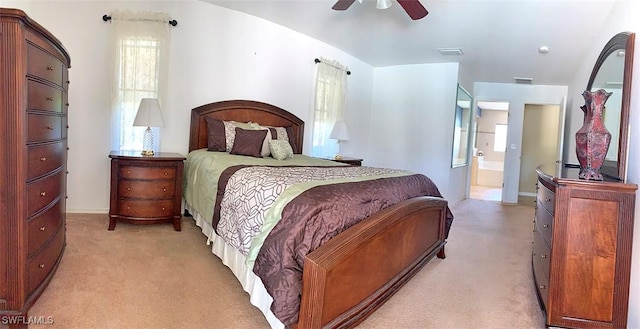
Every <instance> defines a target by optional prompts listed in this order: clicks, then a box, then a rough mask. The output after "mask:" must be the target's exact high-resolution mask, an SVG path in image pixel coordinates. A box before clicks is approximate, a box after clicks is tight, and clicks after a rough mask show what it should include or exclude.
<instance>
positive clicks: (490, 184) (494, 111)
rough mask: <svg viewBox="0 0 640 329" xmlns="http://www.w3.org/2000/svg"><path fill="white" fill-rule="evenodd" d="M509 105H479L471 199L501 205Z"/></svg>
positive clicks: (481, 102) (500, 103)
mask: <svg viewBox="0 0 640 329" xmlns="http://www.w3.org/2000/svg"><path fill="white" fill-rule="evenodd" d="M508 119H509V103H507V102H483V101H480V102H478V103H477V110H476V129H475V132H476V134H475V145H474V149H473V158H472V161H471V191H470V197H471V198H472V199H481V200H492V201H502V183H503V175H504V159H505V151H506V149H507V131H508V125H507V124H508Z"/></svg>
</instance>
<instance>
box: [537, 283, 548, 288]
mask: <svg viewBox="0 0 640 329" xmlns="http://www.w3.org/2000/svg"><path fill="white" fill-rule="evenodd" d="M539 288H540V289H547V286H545V285H544V284H541V285H540V286H539Z"/></svg>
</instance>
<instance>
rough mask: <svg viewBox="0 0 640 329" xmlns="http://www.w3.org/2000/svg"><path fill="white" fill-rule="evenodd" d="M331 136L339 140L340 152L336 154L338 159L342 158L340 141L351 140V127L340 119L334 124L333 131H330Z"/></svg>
mask: <svg viewBox="0 0 640 329" xmlns="http://www.w3.org/2000/svg"><path fill="white" fill-rule="evenodd" d="M329 138H331V139H337V140H338V154H336V155H335V157H334V158H335V159H336V160H340V159H342V155H340V154H339V152H340V142H341V141H346V140H349V129H348V128H347V123H346V122H344V121H342V120H338V121H336V123H334V124H333V129H331V133H329Z"/></svg>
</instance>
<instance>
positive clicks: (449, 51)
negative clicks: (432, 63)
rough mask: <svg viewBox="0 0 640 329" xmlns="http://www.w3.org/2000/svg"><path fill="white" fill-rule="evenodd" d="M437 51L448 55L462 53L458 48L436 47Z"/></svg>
mask: <svg viewBox="0 0 640 329" xmlns="http://www.w3.org/2000/svg"><path fill="white" fill-rule="evenodd" d="M438 51H439V52H440V54H441V55H445V56H450V55H463V53H462V49H460V48H438Z"/></svg>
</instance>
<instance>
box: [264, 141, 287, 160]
mask: <svg viewBox="0 0 640 329" xmlns="http://www.w3.org/2000/svg"><path fill="white" fill-rule="evenodd" d="M269 149H270V150H271V156H272V157H273V158H274V159H278V160H286V159H291V158H293V149H292V148H291V144H289V142H288V141H286V140H283V139H272V140H270V141H269Z"/></svg>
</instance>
